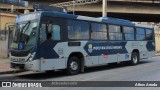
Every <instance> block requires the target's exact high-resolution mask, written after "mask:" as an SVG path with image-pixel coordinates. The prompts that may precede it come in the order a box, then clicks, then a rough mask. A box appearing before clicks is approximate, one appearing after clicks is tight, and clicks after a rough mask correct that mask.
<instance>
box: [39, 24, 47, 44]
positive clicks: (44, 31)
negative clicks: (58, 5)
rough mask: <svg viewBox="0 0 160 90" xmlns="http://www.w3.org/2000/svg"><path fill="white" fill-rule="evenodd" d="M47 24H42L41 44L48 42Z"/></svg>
mask: <svg viewBox="0 0 160 90" xmlns="http://www.w3.org/2000/svg"><path fill="white" fill-rule="evenodd" d="M46 26H47V25H46V24H42V25H41V28H40V40H41V42H44V41H46V40H47V34H46Z"/></svg>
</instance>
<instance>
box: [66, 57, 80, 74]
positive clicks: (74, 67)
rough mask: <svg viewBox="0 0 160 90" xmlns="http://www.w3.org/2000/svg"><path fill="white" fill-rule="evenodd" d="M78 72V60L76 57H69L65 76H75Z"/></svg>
mask: <svg viewBox="0 0 160 90" xmlns="http://www.w3.org/2000/svg"><path fill="white" fill-rule="evenodd" d="M79 72H80V60H79V59H78V58H77V57H71V58H69V60H68V63H67V74H69V75H75V74H78V73H79Z"/></svg>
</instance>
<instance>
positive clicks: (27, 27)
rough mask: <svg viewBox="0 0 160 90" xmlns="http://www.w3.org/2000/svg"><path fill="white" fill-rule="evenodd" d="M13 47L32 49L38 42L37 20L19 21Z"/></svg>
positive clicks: (16, 48)
mask: <svg viewBox="0 0 160 90" xmlns="http://www.w3.org/2000/svg"><path fill="white" fill-rule="evenodd" d="M14 28H15V29H14V30H15V32H14V38H13V42H12V44H11V49H15V50H30V49H31V48H33V47H34V46H35V43H36V32H37V31H36V29H37V22H30V21H28V22H26V23H19V24H17V25H16V26H15V27H14Z"/></svg>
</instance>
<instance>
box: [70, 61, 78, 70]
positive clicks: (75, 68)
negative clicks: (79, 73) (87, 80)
mask: <svg viewBox="0 0 160 90" xmlns="http://www.w3.org/2000/svg"><path fill="white" fill-rule="evenodd" d="M70 68H71V69H72V70H77V69H78V63H77V62H72V63H71V64H70Z"/></svg>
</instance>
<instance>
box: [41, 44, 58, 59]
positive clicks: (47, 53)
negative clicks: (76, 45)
mask: <svg viewBox="0 0 160 90" xmlns="http://www.w3.org/2000/svg"><path fill="white" fill-rule="evenodd" d="M56 44H57V43H55V42H49V41H48V42H45V43H43V44H41V46H40V49H39V50H40V56H39V58H45V59H54V58H59V55H58V54H57V53H56V52H55V51H54V49H53V48H54V47H55V46H56Z"/></svg>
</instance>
